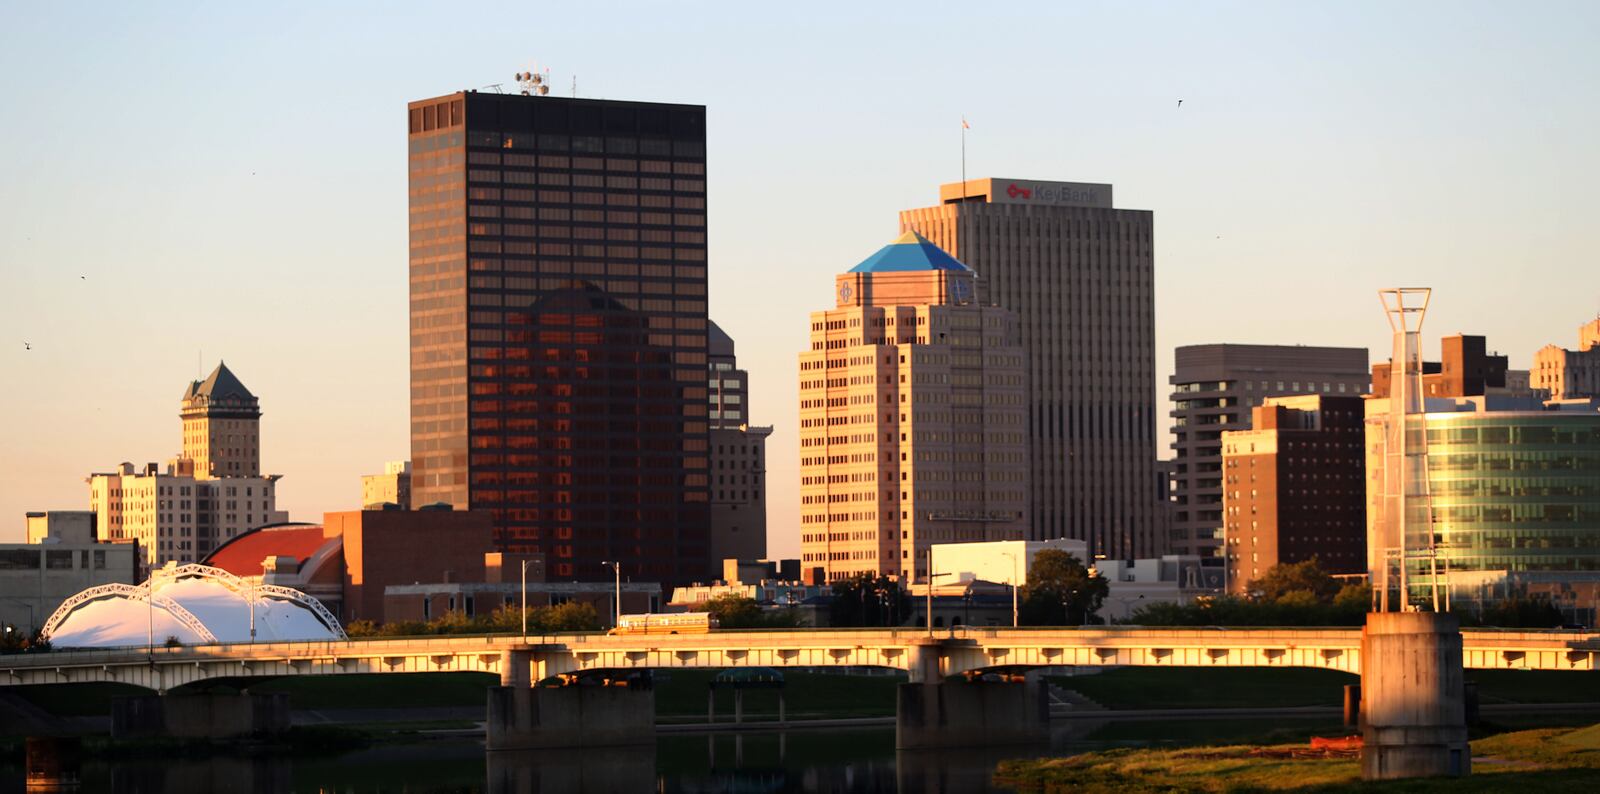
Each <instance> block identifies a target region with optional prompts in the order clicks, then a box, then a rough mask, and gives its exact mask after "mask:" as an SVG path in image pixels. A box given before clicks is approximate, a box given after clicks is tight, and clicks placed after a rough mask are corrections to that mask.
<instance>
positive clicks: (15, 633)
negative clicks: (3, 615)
mask: <svg viewBox="0 0 1600 794" xmlns="http://www.w3.org/2000/svg"><path fill="white" fill-rule="evenodd" d="M48 650H50V641H49V640H46V639H44V638H43V637H42V636H41V635H40V633H39V631H38V630H37V629H35V630H34V631H33V632H32V633H29V632H26V631H23V630H22V627H21V626H17V625H16V624H13V623H0V653H26V652H28V651H48Z"/></svg>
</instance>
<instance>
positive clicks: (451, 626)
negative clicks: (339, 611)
mask: <svg viewBox="0 0 1600 794" xmlns="http://www.w3.org/2000/svg"><path fill="white" fill-rule="evenodd" d="M600 628H601V624H600V614H599V613H598V612H596V611H595V608H594V605H593V604H580V603H578V602H575V601H568V602H567V603H565V604H556V605H555V606H548V607H529V608H528V633H530V634H556V633H561V632H569V631H599V630H600ZM344 631H345V633H346V634H348V635H350V636H351V637H412V636H421V635H428V634H511V633H516V632H520V631H522V610H521V609H520V608H519V607H515V606H505V607H501V608H499V609H496V610H495V611H494V612H492V613H490V614H488V615H477V616H474V617H470V618H469V617H467V616H466V614H465V613H462V612H457V611H454V610H452V611H450V612H446V613H444V614H443V615H440V616H439V617H436V618H434V619H433V620H428V621H421V620H401V621H395V622H392V623H383V624H378V623H373V622H372V621H370V620H356V621H352V622H350V623H348V624H346V625H345V627H344Z"/></svg>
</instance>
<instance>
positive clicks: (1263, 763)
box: [995, 725, 1600, 794]
mask: <svg viewBox="0 0 1600 794" xmlns="http://www.w3.org/2000/svg"><path fill="white" fill-rule="evenodd" d="M1305 747H1306V746H1305V745H1303V744H1302V745H1281V746H1277V747H1197V748H1189V749H1183V750H1112V751H1107V752H1099V753H1087V754H1084V755H1077V756H1071V757H1068V758H1042V759H1030V760H1013V761H1004V762H1001V764H1000V767H999V769H998V770H997V772H996V775H995V777H996V781H997V782H1002V783H1004V784H1005V785H1008V786H1011V787H1013V788H1015V789H1017V790H1018V791H1019V792H1027V793H1030V794H1057V792H1068V791H1107V792H1129V793H1130V794H1131V793H1132V792H1146V791H1152V792H1153V791H1161V792H1231V791H1260V790H1285V789H1305V790H1311V791H1319V792H1335V791H1357V790H1360V791H1368V790H1384V791H1407V792H1434V791H1438V792H1446V791H1448V792H1478V791H1481V792H1499V791H1506V790H1510V789H1513V788H1520V789H1524V790H1528V791H1540V792H1546V791H1551V792H1565V791H1573V792H1580V791H1581V792H1591V791H1594V787H1595V780H1596V778H1597V775H1600V725H1594V726H1590V727H1587V728H1551V729H1541V730H1532V731H1517V732H1514V733H1504V734H1500V735H1497V736H1491V737H1488V738H1485V739H1480V740H1478V741H1475V742H1473V743H1472V754H1473V757H1474V760H1473V774H1472V775H1471V776H1470V777H1467V778H1465V779H1460V780H1453V779H1430V780H1412V781H1401V782H1394V783H1384V784H1379V785H1373V786H1368V785H1366V784H1363V783H1362V782H1361V769H1360V762H1359V760H1357V759H1356V758H1354V757H1343V758H1323V757H1309V758H1308V757H1295V755H1294V753H1295V751H1303V750H1304V749H1305Z"/></svg>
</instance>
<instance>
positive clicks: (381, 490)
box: [361, 460, 411, 510]
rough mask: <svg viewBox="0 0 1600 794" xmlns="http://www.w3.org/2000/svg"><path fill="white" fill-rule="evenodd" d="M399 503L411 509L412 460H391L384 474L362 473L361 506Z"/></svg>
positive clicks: (384, 467) (403, 507)
mask: <svg viewBox="0 0 1600 794" xmlns="http://www.w3.org/2000/svg"><path fill="white" fill-rule="evenodd" d="M381 504H397V505H400V507H401V509H403V510H410V509H411V461H409V460H391V461H389V462H388V463H385V464H383V473H382V474H363V475H361V506H362V507H367V506H369V505H381Z"/></svg>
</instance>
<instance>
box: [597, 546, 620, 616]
mask: <svg viewBox="0 0 1600 794" xmlns="http://www.w3.org/2000/svg"><path fill="white" fill-rule="evenodd" d="M600 564H601V565H609V566H611V570H612V572H614V573H615V574H616V575H617V618H616V620H617V622H616V623H613V624H612V625H613V626H621V625H622V563H620V562H609V561H608V562H602V563H600Z"/></svg>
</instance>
